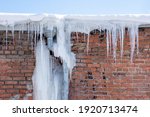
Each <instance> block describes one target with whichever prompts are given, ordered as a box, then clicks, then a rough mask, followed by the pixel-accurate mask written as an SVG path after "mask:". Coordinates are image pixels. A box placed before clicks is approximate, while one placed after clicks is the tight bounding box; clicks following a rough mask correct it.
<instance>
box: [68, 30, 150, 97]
mask: <svg viewBox="0 0 150 117" xmlns="http://www.w3.org/2000/svg"><path fill="white" fill-rule="evenodd" d="M77 35H78V36H77ZM77 37H78V39H77ZM72 43H73V46H72V51H73V52H74V53H75V54H76V59H77V65H76V67H75V68H74V69H73V73H72V80H71V83H70V95H69V96H70V99H150V28H140V29H139V44H140V47H139V50H140V53H139V55H138V56H137V55H136V54H135V56H134V59H133V60H134V61H133V63H131V62H130V43H129V36H128V34H127V32H126V37H125V42H124V56H123V58H122V60H121V58H120V47H119V43H118V47H117V61H116V62H115V61H114V59H113V57H112V56H111V55H109V56H108V57H107V52H106V51H107V49H106V35H105V33H104V32H102V33H101V34H100V33H99V32H98V31H93V32H92V33H91V35H90V40H89V51H88V54H87V51H86V43H87V36H86V39H85V40H84V34H81V33H79V32H78V33H72Z"/></svg>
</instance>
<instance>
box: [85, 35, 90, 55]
mask: <svg viewBox="0 0 150 117" xmlns="http://www.w3.org/2000/svg"><path fill="white" fill-rule="evenodd" d="M89 39H90V33H89V34H88V37H87V45H86V48H87V55H88V53H89Z"/></svg>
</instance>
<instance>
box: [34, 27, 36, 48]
mask: <svg viewBox="0 0 150 117" xmlns="http://www.w3.org/2000/svg"><path fill="white" fill-rule="evenodd" d="M36 35H37V27H36V25H34V46H36Z"/></svg>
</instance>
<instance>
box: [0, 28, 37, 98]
mask: <svg viewBox="0 0 150 117" xmlns="http://www.w3.org/2000/svg"><path fill="white" fill-rule="evenodd" d="M19 33H20V39H19ZM5 37H6V33H5V31H1V32H0V38H1V39H0V99H31V98H32V82H31V81H32V79H31V77H32V73H33V70H34V65H35V63H34V62H35V59H34V54H33V48H32V46H31V43H30V40H28V38H27V33H26V32H24V34H22V33H21V32H17V31H16V32H15V35H14V40H13V36H12V33H11V32H8V38H7V39H6V38H5ZM6 42H7V43H6ZM6 45H7V46H6Z"/></svg>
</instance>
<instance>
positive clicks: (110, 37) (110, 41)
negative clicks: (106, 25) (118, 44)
mask: <svg viewBox="0 0 150 117" xmlns="http://www.w3.org/2000/svg"><path fill="white" fill-rule="evenodd" d="M109 46H110V50H109V51H110V53H111V50H112V32H111V31H110V30H109Z"/></svg>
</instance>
